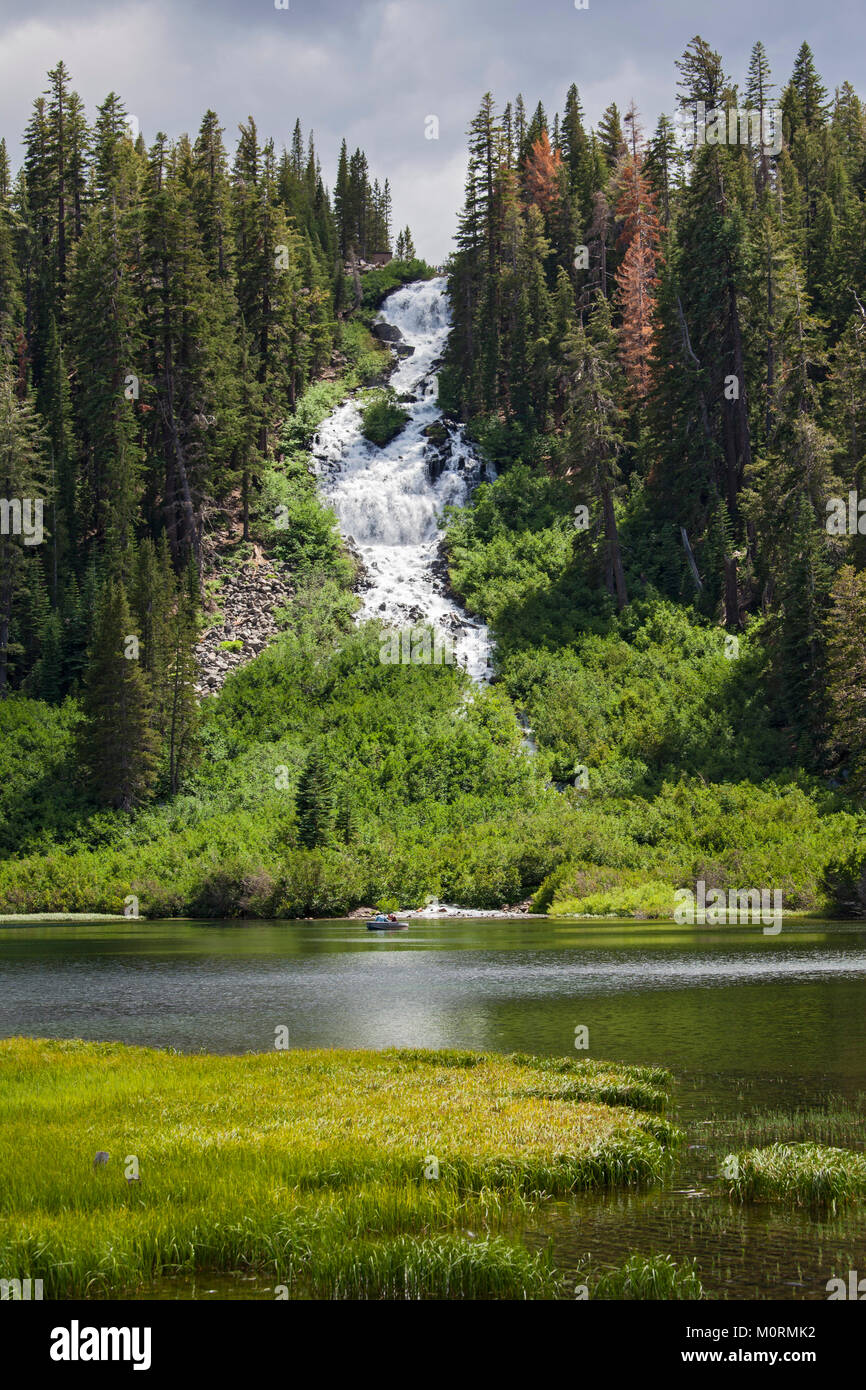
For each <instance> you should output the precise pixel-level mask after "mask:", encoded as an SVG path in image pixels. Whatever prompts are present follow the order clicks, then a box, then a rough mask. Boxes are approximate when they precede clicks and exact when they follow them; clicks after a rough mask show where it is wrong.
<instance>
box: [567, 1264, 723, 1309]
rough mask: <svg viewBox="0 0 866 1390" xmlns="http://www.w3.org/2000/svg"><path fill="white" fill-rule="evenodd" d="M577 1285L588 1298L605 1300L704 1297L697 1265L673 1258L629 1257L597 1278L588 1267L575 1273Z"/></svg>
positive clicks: (590, 1266)
mask: <svg viewBox="0 0 866 1390" xmlns="http://www.w3.org/2000/svg"><path fill="white" fill-rule="evenodd" d="M577 1282H578V1283H580V1282H583V1283H586V1285H587V1288H588V1292H589V1296H590V1298H597V1299H605V1300H608V1299H615V1300H617V1301H620V1300H624V1299H625V1300H628V1299H641V1300H649V1299H655V1300H659V1299H663V1300H665V1301H666V1302H667V1301H671V1300H673V1299H694V1298H705V1297H706V1294H705V1292H704V1287H703V1284H702V1283H701V1280H700V1276H699V1274H698V1267H697V1262H696V1261H695V1260H683V1261H677V1260H675V1259H674V1258H673V1256H672V1255H630V1256H629V1258H628V1259H627V1260H625V1261H624V1263H623V1264H621V1265H620V1266H619V1267H618V1268H617V1269H612V1270H605V1271H604V1272H602V1273H599V1274H597V1273H595V1271H594V1270H593V1267H592V1265H591V1264H588V1265H587V1266H586V1268H585V1269H584V1270H579V1271H578V1276H577Z"/></svg>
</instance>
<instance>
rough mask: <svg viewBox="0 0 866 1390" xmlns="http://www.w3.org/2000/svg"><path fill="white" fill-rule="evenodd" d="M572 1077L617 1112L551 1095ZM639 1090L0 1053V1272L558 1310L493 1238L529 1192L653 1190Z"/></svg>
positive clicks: (98, 1286) (498, 1065)
mask: <svg viewBox="0 0 866 1390" xmlns="http://www.w3.org/2000/svg"><path fill="white" fill-rule="evenodd" d="M582 1073H585V1079H586V1084H587V1086H588V1087H589V1089H590V1090H591V1089H592V1086H600V1085H601V1084H602V1078H604V1084H605V1085H607V1086H608V1087H609V1088H610V1089H611V1092H612V1091H613V1090H615V1089H616V1087H617V1086H618V1087H619V1088H620V1091H621V1094H622V1096H623V1098H624V1103H622V1104H618V1105H612V1104H609V1103H605V1104H601V1103H598V1102H597V1101H596V1100H594V1099H587V1100H582V1099H578V1098H577V1097H576V1094H572V1095H564V1094H563V1093H562V1087H561V1082H562V1080H563V1077H564V1078H566V1079H568V1080H569V1081H570V1082H571V1084H572V1087H573V1089H575V1091H576V1088H578V1087H579V1084H580V1081H581V1075H582ZM663 1075H664V1074H663V1073H652V1076H653V1078H654V1085H653V1088H652V1089H653V1091H654V1092H656V1093H657V1094H656V1095H654V1096H651V1097H650V1098H651V1099H653V1100H654V1101H655V1102H658V1103H660V1100H661V1093H662V1087H661V1086H660V1085H659V1084H658V1082H659V1079H660V1078H662V1077H663ZM528 1082H531V1083H532V1084H531V1085H528V1084H527V1083H528ZM548 1082H549V1083H550V1084H548ZM645 1085H647V1069H645V1068H629V1067H622V1068H615V1067H605V1066H603V1065H602V1064H597V1063H596V1064H585V1063H579V1062H575V1063H569V1064H568V1068H567V1070H566V1071H565V1072H564V1073H562V1074H561V1075H559V1076H558V1075H556V1074H555V1073H553V1072H552V1071H551V1069H550V1068H549V1067H547V1066H546V1064H541V1065H539V1066H536V1067H533V1063H532V1060H531V1059H520V1060H519V1061H515V1060H510V1059H507V1058H502V1057H495V1056H492V1055H485V1054H473V1053H438V1052H424V1051H415V1052H411V1051H407V1052H399V1051H391V1052H381V1053H372V1052H324V1051H314V1052H300V1051H288V1052H275V1053H273V1054H252V1055H247V1056H244V1057H213V1056H203V1055H202V1056H181V1055H177V1054H173V1053H168V1052H158V1051H153V1050H150V1049H141V1048H128V1047H124V1046H122V1045H120V1044H93V1043H83V1042H64V1041H36V1040H31V1039H20V1038H19V1039H11V1040H7V1041H5V1042H3V1043H0V1275H2V1277H6V1278H15V1277H19V1278H26V1277H30V1278H41V1279H42V1280H43V1281H44V1286H45V1292H46V1296H48V1297H53V1298H64V1297H87V1296H94V1295H108V1294H111V1293H117V1292H119V1291H121V1290H126V1291H128V1290H130V1289H135V1288H137V1287H142V1286H146V1285H148V1284H150V1283H152V1282H153V1281H154V1280H157V1279H159V1278H160V1277H163V1276H166V1275H173V1274H192V1273H194V1272H195V1271H196V1270H209V1271H214V1272H216V1271H236V1270H247V1269H255V1270H266V1271H268V1273H269V1274H270V1273H272V1274H273V1277H274V1280H275V1282H276V1283H278V1284H280V1283H281V1284H285V1285H287V1286H288V1287H289V1288H290V1290H291V1292H292V1295H293V1296H295V1297H303V1296H315V1297H327V1298H343V1297H346V1298H348V1297H365V1298H389V1297H412V1298H416V1297H418V1298H423V1297H436V1298H443V1297H473V1298H478V1297H497V1298H544V1297H558V1296H560V1294H561V1292H562V1287H563V1286H562V1276H561V1274H560V1273H558V1272H557V1271H556V1270H554V1269H553V1267H552V1266H551V1264H550V1261H549V1259H548V1258H547V1256H546V1255H544V1254H531V1253H530V1252H529V1251H528V1250H527V1249H526V1248H525V1247H524V1246H523V1245H521V1244H520V1243H519V1241H518V1240H516V1239H511V1238H510V1237H508V1238H506V1237H505V1236H503V1235H502V1234H501V1228H502V1226H503V1224H504V1223H506V1222H508V1223H509V1224H511V1223H512V1221H513V1217H514V1215H515V1213H525V1212H526V1211H527V1210H529V1209H530V1208H531V1206H532V1205H533V1204H534V1203H537V1202H539V1201H541V1200H543V1199H544V1198H545V1197H547V1196H557V1195H558V1196H561V1195H565V1194H567V1193H569V1192H573V1191H577V1190H582V1189H587V1188H592V1187H601V1186H612V1185H614V1184H624V1183H639V1182H651V1181H654V1180H657V1179H658V1178H660V1177H661V1176H662V1175H663V1174H664V1173H665V1172H666V1171H667V1169H668V1164H669V1150H670V1147H671V1145H672V1144H674V1143H675V1142H677V1141H678V1139H679V1135H678V1133H677V1131H676V1130H675V1129H674V1128H673V1126H671V1125H670V1124H669V1123H668V1122H667V1121H666V1120H665V1119H664V1118H663V1116H662V1115H660V1114H659V1113H658V1105H657V1106H656V1109H655V1111H654V1113H646V1112H644V1111H642V1110H636V1109H634V1108H633V1103H634V1101H635V1100H636V1098H637V1095H638V1093H639V1088H640V1087H641V1086H645ZM630 1087H636V1088H638V1090H633V1091H630V1089H629V1088H630ZM98 1150H105V1151H107V1152H108V1153H109V1155H110V1158H109V1161H108V1163H107V1164H106V1165H104V1166H101V1167H97V1168H94V1167H93V1157H94V1155H95V1153H96V1152H97V1151H98ZM22 1155H27V1156H28V1157H27V1161H26V1162H24V1161H22ZM132 1156H134V1157H135V1159H136V1160H137V1163H138V1165H139V1171H140V1180H139V1181H132V1182H127V1180H126V1166H127V1162H128V1160H129V1159H130V1158H131V1157H132ZM434 1160H435V1162H434ZM436 1165H438V1177H435V1176H432V1173H433V1171H434V1169H435V1167H436Z"/></svg>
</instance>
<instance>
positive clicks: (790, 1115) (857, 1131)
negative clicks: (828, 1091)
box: [701, 1094, 866, 1150]
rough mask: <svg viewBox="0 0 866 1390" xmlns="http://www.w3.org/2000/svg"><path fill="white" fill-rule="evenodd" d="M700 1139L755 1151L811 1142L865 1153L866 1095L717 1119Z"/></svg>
mask: <svg viewBox="0 0 866 1390" xmlns="http://www.w3.org/2000/svg"><path fill="white" fill-rule="evenodd" d="M701 1137H702V1139H704V1140H710V1141H713V1140H720V1141H724V1140H732V1141H735V1142H736V1143H737V1144H743V1145H750V1146H755V1147H758V1146H763V1145H766V1144H774V1143H785V1142H787V1143H804V1142H808V1141H812V1142H813V1143H816V1144H830V1145H832V1146H834V1147H844V1148H849V1149H855V1150H862V1149H863V1148H864V1146H866V1094H860V1095H858V1096H856V1097H855V1099H853V1100H848V1099H847V1098H846V1097H844V1096H835V1095H830V1096H827V1098H826V1100H825V1101H824V1103H823V1105H820V1106H816V1105H811V1106H800V1107H796V1108H794V1109H790V1110H781V1109H775V1110H756V1111H755V1112H754V1113H753V1114H751V1115H737V1116H733V1117H728V1116H726V1117H724V1118H720V1117H717V1118H714V1119H712V1120H711V1121H709V1122H708V1123H707V1124H705V1125H703V1126H702V1127H701Z"/></svg>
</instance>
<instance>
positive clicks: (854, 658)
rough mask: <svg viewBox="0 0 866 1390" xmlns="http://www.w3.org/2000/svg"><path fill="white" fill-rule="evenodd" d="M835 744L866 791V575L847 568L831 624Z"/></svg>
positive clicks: (854, 782) (837, 587)
mask: <svg viewBox="0 0 866 1390" xmlns="http://www.w3.org/2000/svg"><path fill="white" fill-rule="evenodd" d="M826 645H827V697H828V705H829V731H830V738H831V739H832V741H833V743H834V744H835V745H836V750H837V752H838V753H840V754H841V755H842V756H843V757H844V758H845V759H846V760H847V763H848V768H849V772H850V781H851V786H852V788H853V789H854V790H855V791H857V792H859V793H860V794H862V793H863V792H864V791H866V572H864V571H863V570H861V571H860V572H859V573H857V572H856V571H855V570H854V568H853V566H851V565H843V567H842V569H840V571H839V573H838V575H837V576H836V580H835V583H834V585H833V588H832V591H831V594H830V610H829V612H828V614H827V619H826Z"/></svg>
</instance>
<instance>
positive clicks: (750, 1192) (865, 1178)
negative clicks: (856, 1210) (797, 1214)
mask: <svg viewBox="0 0 866 1390" xmlns="http://www.w3.org/2000/svg"><path fill="white" fill-rule="evenodd" d="M732 1157H734V1158H735V1159H736V1164H735V1165H732V1166H735V1172H736V1176H734V1177H731V1178H730V1179H729V1190H730V1193H731V1196H733V1197H737V1198H739V1200H740V1201H762V1200H764V1201H786V1202H791V1203H794V1204H796V1205H798V1206H813V1207H820V1208H829V1210H831V1211H835V1210H836V1208H837V1206H843V1205H846V1204H848V1203H849V1202H856V1201H862V1200H863V1198H864V1197H866V1156H864V1155H863V1154H858V1153H852V1152H851V1151H850V1150H848V1149H838V1148H831V1147H830V1146H828V1145H825V1144H812V1143H803V1144H790V1143H789V1144H770V1145H769V1147H768V1148H763V1149H750V1150H748V1151H747V1152H745V1153H738V1154H736V1155H734V1156H732Z"/></svg>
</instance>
